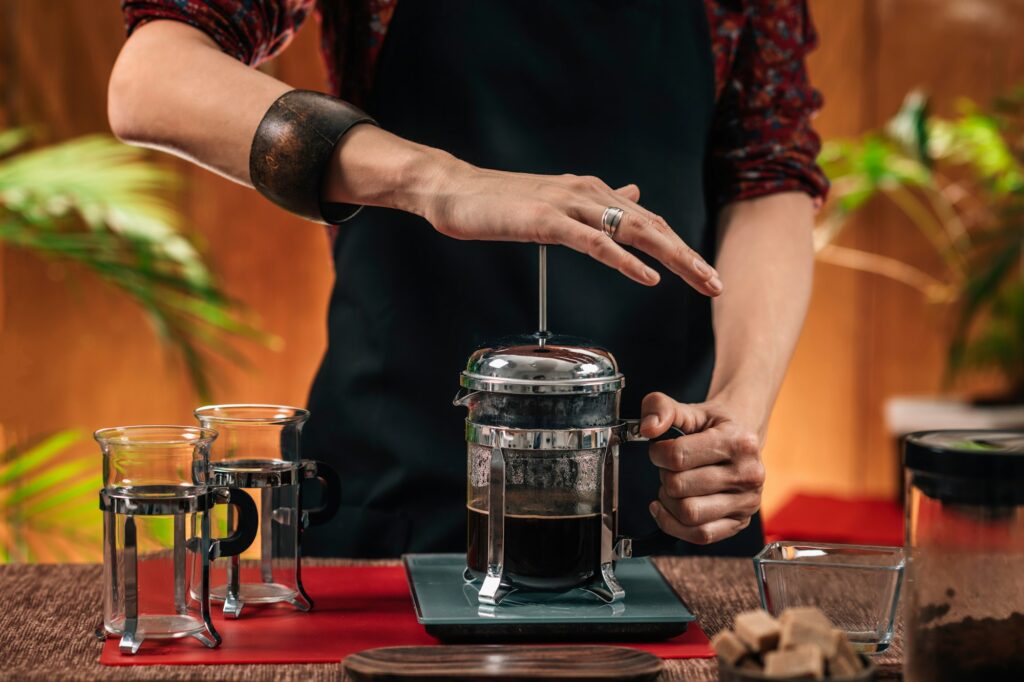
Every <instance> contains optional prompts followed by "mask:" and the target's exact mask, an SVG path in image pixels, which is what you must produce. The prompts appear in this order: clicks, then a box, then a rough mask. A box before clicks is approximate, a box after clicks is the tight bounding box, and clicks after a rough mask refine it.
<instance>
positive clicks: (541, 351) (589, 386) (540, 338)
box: [459, 333, 626, 394]
mask: <svg viewBox="0 0 1024 682" xmlns="http://www.w3.org/2000/svg"><path fill="white" fill-rule="evenodd" d="M625 383H626V379H625V377H623V376H622V374H621V373H620V372H619V366H618V363H616V362H615V358H614V357H613V356H612V354H611V353H610V352H608V351H607V350H605V349H603V348H600V347H599V346H595V345H594V344H592V343H589V342H587V341H585V340H583V339H578V338H575V337H571V336H559V335H553V334H547V333H536V334H526V335H522V336H515V337H511V338H508V339H503V340H502V341H500V342H498V343H496V344H494V345H493V346H489V347H486V348H481V349H479V350H477V351H476V352H474V353H473V354H472V355H471V356H469V361H468V362H467V363H466V369H465V370H464V371H463V372H462V376H461V377H460V379H459V384H460V385H461V386H462V387H463V388H467V389H470V390H474V391H488V392H492V393H543V394H581V393H609V392H614V391H619V390H621V389H622V387H623V386H624V385H625Z"/></svg>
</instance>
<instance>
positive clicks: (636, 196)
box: [615, 183, 640, 202]
mask: <svg viewBox="0 0 1024 682" xmlns="http://www.w3.org/2000/svg"><path fill="white" fill-rule="evenodd" d="M615 193H616V194H621V195H622V196H624V197H626V198H627V199H629V200H630V201H632V202H637V201H640V188H639V187H637V186H636V185H634V184H632V183H630V184H628V185H625V186H623V187H620V188H618V189H617V190H615Z"/></svg>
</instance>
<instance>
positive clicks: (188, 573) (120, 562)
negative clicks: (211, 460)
mask: <svg viewBox="0 0 1024 682" xmlns="http://www.w3.org/2000/svg"><path fill="white" fill-rule="evenodd" d="M216 435H217V434H216V432H214V431H212V430H210V429H200V428H196V427H193V426H126V427H115V428H109V429H101V430H99V431H97V432H96V433H95V438H96V440H97V442H98V443H99V444H100V448H101V450H102V451H103V485H104V487H103V489H102V490H101V491H100V507H101V509H103V524H104V526H103V529H104V530H103V542H104V552H103V584H104V599H103V627H102V630H101V631H100V632H101V634H103V635H104V636H116V637H120V638H121V641H120V649H121V652H122V653H128V654H134V653H136V652H137V651H138V649H139V646H140V645H141V644H142V641H143V640H144V639H147V638H152V639H175V638H180V637H189V636H191V637H195V638H196V639H198V640H199V641H200V642H202V643H203V644H204V645H206V646H209V647H214V646H217V645H218V644H219V643H220V641H221V640H220V636H219V635H218V634H217V631H216V630H215V629H214V627H213V623H212V622H211V620H210V602H209V596H208V595H209V590H208V587H209V581H208V577H209V575H208V574H209V565H210V561H211V560H212V559H213V558H216V557H217V556H227V555H230V554H237V553H240V552H242V551H243V550H244V549H245V548H246V547H248V546H249V544H250V543H251V542H252V541H253V538H254V537H255V535H256V507H255V505H254V504H253V502H252V499H251V498H249V497H248V496H247V495H246V494H245V493H243V492H242V491H240V490H229V489H226V488H219V487H213V486H210V485H209V484H208V480H207V457H208V454H209V448H210V444H211V442H213V440H214V439H215V438H216ZM218 504H220V505H224V506H227V507H228V508H230V509H232V510H233V512H234V515H235V516H236V517H237V518H238V519H239V523H238V525H237V529H236V530H235V532H234V533H233V534H232V535H231V536H230V537H226V538H220V539H218V538H214V537H213V535H212V533H211V528H210V510H211V509H212V508H213V507H214V506H215V505H218ZM190 584H191V585H196V586H198V589H196V590H195V591H194V592H193V593H189V591H188V586H189V585H190Z"/></svg>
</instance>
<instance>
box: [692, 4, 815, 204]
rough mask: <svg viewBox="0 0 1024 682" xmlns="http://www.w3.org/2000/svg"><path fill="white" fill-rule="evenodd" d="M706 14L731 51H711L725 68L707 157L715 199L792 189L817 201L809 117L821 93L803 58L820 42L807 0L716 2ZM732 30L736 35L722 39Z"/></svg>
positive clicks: (719, 45) (717, 40)
mask: <svg viewBox="0 0 1024 682" xmlns="http://www.w3.org/2000/svg"><path fill="white" fill-rule="evenodd" d="M716 4H719V3H716ZM726 4H728V3H720V5H726ZM709 19H710V22H711V30H712V38H713V44H714V45H715V47H716V51H717V52H720V51H721V50H723V49H728V50H730V51H731V52H732V54H730V55H723V54H716V65H717V66H718V67H719V69H720V70H722V71H725V70H726V69H728V72H726V73H720V74H718V75H719V78H718V79H717V81H718V84H719V89H720V93H719V98H718V109H717V112H716V115H715V122H714V127H713V130H712V139H711V150H710V156H709V162H710V168H709V170H710V174H711V175H710V177H711V181H712V183H713V197H714V200H715V203H716V205H717V206H721V205H723V204H726V203H729V202H732V201H739V200H742V199H753V198H755V197H760V196H765V195H768V194H775V193H778V192H791V191H800V192H805V193H806V194H808V195H809V196H811V197H812V198H813V199H814V200H815V203H816V204H818V205H820V203H821V201H822V200H823V199H824V197H825V195H826V193H827V192H828V180H827V179H826V177H825V175H824V173H822V171H821V168H819V167H818V165H817V163H816V162H815V159H816V157H817V155H818V151H819V149H820V148H821V141H820V139H819V138H818V135H817V133H815V132H814V130H813V128H811V118H812V117H813V116H814V114H815V113H816V112H817V110H818V109H820V108H821V103H822V99H821V94H820V93H819V92H818V91H817V90H815V89H814V88H812V87H811V84H810V82H809V81H808V78H807V69H806V68H805V65H804V57H805V56H806V55H807V53H808V52H810V51H811V50H812V49H813V48H814V47H815V45H816V44H817V34H816V33H815V31H814V26H813V25H812V24H811V19H810V15H809V13H808V10H807V4H806V1H805V0H750V1H749V2H744V3H743V11H742V13H740V12H734V13H730V12H729V11H727V10H725V9H721V8H720V9H718V10H717V11H713V12H711V13H709ZM730 32H731V33H732V34H733V35H734V36H735V40H722V37H723V36H724V35H727V34H730ZM722 57H725V58H724V59H723V58H722ZM729 57H731V59H730V58H729Z"/></svg>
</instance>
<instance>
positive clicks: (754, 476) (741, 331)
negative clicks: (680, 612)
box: [641, 192, 814, 544]
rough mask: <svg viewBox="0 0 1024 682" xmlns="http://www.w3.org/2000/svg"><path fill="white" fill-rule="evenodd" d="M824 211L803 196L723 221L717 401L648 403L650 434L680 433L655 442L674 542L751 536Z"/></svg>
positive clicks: (716, 308)
mask: <svg viewBox="0 0 1024 682" xmlns="http://www.w3.org/2000/svg"><path fill="white" fill-rule="evenodd" d="M813 215H814V209H813V205H812V202H811V199H810V197H808V196H807V195H805V194H802V193H795V192H792V193H783V194H774V195H771V196H767V197H761V198H757V199H750V200H746V201H741V202H737V203H735V204H732V205H730V206H728V207H727V208H726V209H725V210H724V211H723V212H722V215H721V218H720V220H719V235H720V237H719V241H720V247H719V257H718V263H717V265H718V270H719V272H720V273H722V277H723V278H725V279H727V280H728V282H729V290H728V291H727V292H725V293H724V294H722V296H720V297H718V298H717V299H715V301H714V303H713V304H712V317H713V320H714V329H715V357H716V360H715V369H714V373H713V375H712V380H711V387H710V389H709V391H708V397H707V400H706V401H705V402H703V403H698V404H686V403H679V402H676V401H675V400H673V399H672V398H670V397H669V396H667V395H665V394H664V393H652V394H650V395H648V396H647V397H646V398H645V399H644V403H643V408H642V410H641V413H642V415H643V416H644V422H643V426H642V432H643V433H644V435H647V436H650V437H654V436H657V435H660V434H662V433H664V432H665V431H666V430H667V429H668V427H669V426H672V425H674V426H676V427H678V428H680V429H681V430H682V431H683V432H684V433H687V434H692V435H688V436H684V437H681V438H677V439H673V440H668V441H661V442H658V443H654V444H653V445H652V446H651V448H650V457H651V461H652V462H653V463H654V464H655V466H657V467H659V469H660V472H659V473H660V475H661V487H660V489H659V490H658V497H657V500H656V501H654V502H652V503H651V513H652V515H653V516H654V518H655V520H656V521H657V523H658V526H659V527H660V528H661V529H662V530H663V531H664V532H666V533H668V534H669V535H672V536H674V537H677V538H681V539H683V540H687V541H689V542H693V543H697V544H708V543H711V542H716V541H719V540H723V539H725V538H728V537H730V536H732V535H734V534H736V533H738V532H739V531H741V530H743V529H744V528H746V527H747V525H749V523H750V518H751V516H753V514H754V513H755V512H757V510H758V509H759V508H760V505H761V490H762V487H763V485H764V480H765V468H764V465H763V464H762V462H761V449H762V447H763V445H764V439H765V432H766V430H767V426H768V418H769V416H770V415H771V410H772V406H773V405H774V402H775V398H776V396H777V395H778V392H779V388H780V386H781V385H782V379H783V377H784V376H785V373H786V367H787V365H788V364H789V360H790V357H791V356H792V353H793V349H794V347H795V346H796V341H797V338H798V337H799V335H800V328H801V326H802V325H803V320H804V316H805V314H806V311H807V305H808V302H809V300H810V293H811V280H812V270H813V260H814V250H813V245H812V240H811V229H812V227H813Z"/></svg>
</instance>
